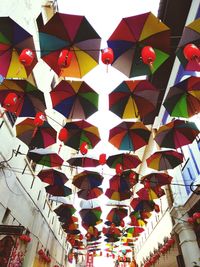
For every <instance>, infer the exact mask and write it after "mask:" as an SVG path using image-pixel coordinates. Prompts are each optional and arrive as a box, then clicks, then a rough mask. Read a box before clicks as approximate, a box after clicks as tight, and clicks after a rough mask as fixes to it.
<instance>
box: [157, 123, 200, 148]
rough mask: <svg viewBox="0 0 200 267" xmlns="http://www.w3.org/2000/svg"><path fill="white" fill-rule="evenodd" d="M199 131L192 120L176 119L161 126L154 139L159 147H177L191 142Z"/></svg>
mask: <svg viewBox="0 0 200 267" xmlns="http://www.w3.org/2000/svg"><path fill="white" fill-rule="evenodd" d="M199 133H200V131H199V129H198V128H197V126H196V125H195V123H194V122H191V121H190V122H189V121H183V120H179V119H176V120H174V121H171V122H169V123H167V124H165V125H163V126H161V127H160V128H159V129H158V131H157V133H156V135H155V138H154V139H155V141H156V143H157V144H158V145H159V146H160V147H166V148H174V149H177V148H179V147H182V146H184V145H188V144H191V143H192V142H193V141H194V139H195V138H196V137H197V136H198V134H199Z"/></svg>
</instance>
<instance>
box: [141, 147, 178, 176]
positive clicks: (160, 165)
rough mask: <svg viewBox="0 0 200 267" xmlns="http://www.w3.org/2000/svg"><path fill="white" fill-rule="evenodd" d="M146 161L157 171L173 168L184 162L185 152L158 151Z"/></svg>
mask: <svg viewBox="0 0 200 267" xmlns="http://www.w3.org/2000/svg"><path fill="white" fill-rule="evenodd" d="M146 162H147V166H148V167H149V168H151V169H154V170H157V171H163V170H168V169H173V168H175V167H176V166H178V165H180V164H181V163H182V162H183V154H181V153H179V152H177V151H174V150H163V151H157V152H154V153H153V154H152V155H151V156H150V157H148V158H147V159H146Z"/></svg>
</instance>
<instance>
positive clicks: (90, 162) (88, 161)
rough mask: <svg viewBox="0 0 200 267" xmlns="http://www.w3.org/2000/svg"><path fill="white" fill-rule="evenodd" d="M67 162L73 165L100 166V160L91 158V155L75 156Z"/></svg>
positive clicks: (84, 166)
mask: <svg viewBox="0 0 200 267" xmlns="http://www.w3.org/2000/svg"><path fill="white" fill-rule="evenodd" d="M67 162H68V163H69V164H70V165H72V166H77V167H83V168H89V167H92V168H94V167H97V166H99V161H98V160H97V159H93V158H89V157H74V158H71V159H69V160H67Z"/></svg>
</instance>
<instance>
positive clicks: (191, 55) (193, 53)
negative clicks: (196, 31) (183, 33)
mask: <svg viewBox="0 0 200 267" xmlns="http://www.w3.org/2000/svg"><path fill="white" fill-rule="evenodd" d="M183 54H184V56H185V58H186V59H187V60H188V61H190V60H198V59H199V58H200V50H199V48H198V47H197V46H196V45H194V44H187V45H186V46H185V47H184V49H183Z"/></svg>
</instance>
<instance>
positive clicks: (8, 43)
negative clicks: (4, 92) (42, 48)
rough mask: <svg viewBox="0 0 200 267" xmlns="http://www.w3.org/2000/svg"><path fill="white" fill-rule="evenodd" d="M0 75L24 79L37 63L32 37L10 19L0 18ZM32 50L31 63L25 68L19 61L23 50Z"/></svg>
mask: <svg viewBox="0 0 200 267" xmlns="http://www.w3.org/2000/svg"><path fill="white" fill-rule="evenodd" d="M0 36H1V37H0V47H1V53H0V62H1V64H0V73H1V75H2V76H3V77H5V78H9V79H10V78H19V79H26V78H27V77H28V76H29V74H30V73H31V72H32V70H33V68H34V66H35V65H36V63H37V57H36V54H35V46H34V40H33V36H32V35H31V34H30V33H28V32H27V31H26V30H25V29H23V28H22V27H21V26H20V25H19V24H17V23H16V22H15V21H14V20H12V19H11V18H10V17H1V18H0ZM26 48H28V49H30V50H32V54H33V57H34V59H33V61H32V63H31V65H30V66H25V65H24V64H22V63H21V62H20V60H19V55H20V54H21V52H22V51H23V50H24V49H26Z"/></svg>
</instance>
